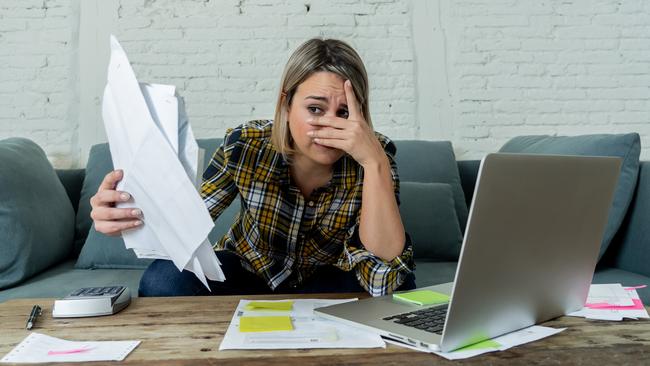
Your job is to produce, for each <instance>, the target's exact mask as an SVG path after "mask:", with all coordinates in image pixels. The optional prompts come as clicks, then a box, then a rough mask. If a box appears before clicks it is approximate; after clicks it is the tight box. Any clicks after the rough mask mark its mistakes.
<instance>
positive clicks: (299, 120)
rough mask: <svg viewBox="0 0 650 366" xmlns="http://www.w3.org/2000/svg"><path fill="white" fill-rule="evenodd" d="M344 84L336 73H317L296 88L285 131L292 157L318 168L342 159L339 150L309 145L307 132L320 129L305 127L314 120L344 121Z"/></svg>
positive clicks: (310, 143)
mask: <svg viewBox="0 0 650 366" xmlns="http://www.w3.org/2000/svg"><path fill="white" fill-rule="evenodd" d="M344 82H345V80H344V79H343V78H341V77H340V76H339V75H337V74H334V73H331V72H327V71H319V72H315V73H313V74H312V75H311V76H310V77H308V78H307V79H305V81H303V82H302V84H300V85H298V88H297V89H296V92H295V94H294V96H293V99H292V101H291V106H289V130H290V131H291V137H292V138H293V142H294V146H293V148H294V149H295V150H296V157H298V156H302V157H304V158H307V159H309V160H311V161H313V162H314V163H316V164H320V165H332V164H334V163H335V162H336V161H337V160H339V159H340V158H341V157H342V156H343V154H344V152H343V151H341V150H339V149H334V148H330V147H326V146H323V145H319V144H317V143H315V142H313V141H312V139H311V138H310V137H309V136H307V132H309V131H311V130H315V129H319V128H320V127H318V126H312V125H311V124H309V121H310V120H313V119H315V118H318V117H321V116H328V117H340V118H348V106H347V102H346V99H345V91H344V90H343V83H344Z"/></svg>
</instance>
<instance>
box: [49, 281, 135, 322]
mask: <svg viewBox="0 0 650 366" xmlns="http://www.w3.org/2000/svg"><path fill="white" fill-rule="evenodd" d="M130 303H131V292H130V291H129V289H128V287H125V286H105V287H83V288H80V289H77V290H74V291H72V292H71V293H70V294H69V295H68V296H66V297H64V298H63V299H58V300H55V301H54V308H53V309H52V317H54V318H80V317H87V316H102V315H112V314H115V313H117V312H119V311H121V310H122V309H124V308H126V307H127V306H128V305H129V304H130Z"/></svg>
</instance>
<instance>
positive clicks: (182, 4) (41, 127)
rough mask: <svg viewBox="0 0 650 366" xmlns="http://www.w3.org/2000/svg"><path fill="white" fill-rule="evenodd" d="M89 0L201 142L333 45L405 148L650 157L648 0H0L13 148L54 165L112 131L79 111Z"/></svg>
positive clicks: (266, 99)
mask: <svg viewBox="0 0 650 366" xmlns="http://www.w3.org/2000/svg"><path fill="white" fill-rule="evenodd" d="M80 1H96V2H101V1H105V2H113V3H114V6H113V7H111V6H105V5H102V6H104V7H105V8H109V9H113V10H111V11H110V12H109V14H100V15H99V16H101V17H105V19H107V21H106V22H105V23H106V24H109V26H108V27H109V28H110V29H108V30H107V32H108V31H110V32H113V33H115V34H116V35H117V36H118V38H119V39H120V41H121V42H122V45H123V46H124V47H125V49H126V51H127V53H128V55H129V57H130V59H131V61H132V63H133V66H134V69H135V71H136V74H137V75H138V77H139V78H140V79H141V80H143V81H151V82H160V83H172V84H175V85H177V86H178V87H179V91H180V92H181V94H182V95H184V96H185V98H186V103H187V108H188V114H189V117H190V120H191V122H192V124H193V127H194V130H195V133H196V135H197V136H198V137H215V136H222V135H223V133H224V131H225V129H226V128H227V127H231V126H234V125H237V124H239V123H241V122H243V121H245V120H248V119H252V118H271V117H272V114H273V107H274V101H275V96H276V93H277V87H278V84H279V78H280V75H281V71H282V68H283V66H284V63H285V62H286V60H287V58H288V56H289V54H290V53H291V51H292V50H293V49H294V48H295V47H296V46H297V45H298V44H299V43H301V42H302V41H304V40H306V39H307V38H310V37H313V36H324V37H331V38H340V39H343V40H346V41H348V42H349V43H351V44H352V45H353V46H354V47H355V48H356V49H357V50H358V51H359V53H360V54H361V56H362V57H363V59H364V61H365V63H366V66H367V68H368V71H369V75H370V83H371V87H372V91H371V113H372V116H373V121H374V122H375V126H376V128H377V129H378V130H379V131H381V132H384V133H386V134H388V135H389V136H391V137H393V138H396V139H404V138H411V139H413V138H415V139H451V140H452V141H453V143H454V146H455V148H456V152H457V155H458V157H459V158H462V159H469V158H478V157H480V156H481V155H482V154H484V153H486V152H489V151H495V150H497V149H498V148H499V147H500V146H501V145H502V144H503V143H504V142H505V141H506V140H508V139H509V138H511V137H513V136H516V135H520V134H569V135H574V134H586V133H601V132H602V133H608V132H616V133H618V132H628V131H636V132H639V133H640V134H641V136H642V146H645V148H644V149H643V152H642V158H643V159H646V160H647V159H650V140H648V137H649V136H650V112H649V111H650V41H648V39H650V2H647V1H643V0H616V1H614V0H599V1H586V0H584V1H583V0H551V1H544V2H534V1H524V0H467V1H466V0H456V1H452V0H440V1H429V0H412V1H408V0H365V1H355V0H330V1H325V0H303V1H293V0H286V1H273V0H237V1H235V0H202V1H198V0H196V1H190V0H184V1H178V0H176V1H173V0H141V1H133V0H68V1H65V0H59V1H54V0H39V1H29V0H28V1H22V0H0V65H1V66H2V67H1V68H0V138H3V137H7V136H27V137H31V138H33V139H34V140H36V141H37V142H38V143H39V144H41V146H43V147H44V149H45V150H46V151H47V153H48V155H49V156H50V158H51V160H52V161H53V163H54V164H55V165H57V166H61V167H64V166H70V165H82V164H83V160H84V159H83V155H84V154H86V153H87V151H83V150H84V149H85V147H84V142H86V141H88V140H93V139H94V138H95V137H94V136H95V134H92V133H90V132H88V131H89V129H88V128H89V127H88V126H89V125H90V126H91V127H92V128H91V130H90V131H91V132H92V129H93V128H94V129H96V130H98V131H99V130H101V129H102V128H103V127H102V125H101V121H99V120H96V121H94V120H92V118H91V120H88V118H87V114H84V115H83V116H82V117H80V116H79V110H80V108H81V109H82V110H84V111H85V110H88V108H90V109H98V108H99V106H100V104H99V103H97V100H98V99H97V98H94V99H93V98H85V96H86V94H87V93H91V94H92V93H98V90H99V89H100V88H97V87H95V88H91V89H92V90H90V89H88V90H87V88H86V86H85V85H86V84H85V82H82V83H81V86H80V83H78V82H77V80H78V72H77V71H78V70H79V68H80V64H81V66H83V67H84V70H88V68H87V67H86V66H88V65H87V63H84V62H87V61H88V60H86V59H84V57H85V56H83V55H87V54H93V52H92V50H90V51H91V52H88V50H87V49H84V51H83V52H80V54H81V55H82V56H81V57H82V59H81V60H79V58H78V55H77V49H76V48H77V47H78V45H79V38H78V37H79V34H78V33H79V23H80V20H79V18H80V13H83V12H80V10H79V7H80V3H79V2H80ZM83 4H84V5H86V4H87V3H83ZM82 6H83V5H82ZM423 6H425V7H428V9H429V12H427V13H426V14H425V16H426V17H429V18H430V19H429V18H425V19H424V21H423V20H422V19H423V18H422V14H421V13H419V12H420V10H421V7H423ZM102 9H104V8H102ZM418 16H419V17H420V18H418V19H419V21H415V22H414V19H415V18H416V17H418ZM82 23H83V20H82ZM91 25H92V24H91ZM98 28H99V26H98ZM82 29H86V28H83V27H82ZM430 34H431V35H433V36H435V39H434V38H433V37H430V36H429V35H430ZM418 37H419V38H418ZM429 39H430V41H429ZM91 43H92V42H91ZM107 45H108V41H106V43H105V44H99V43H98V44H97V45H96V46H94V47H97V50H100V51H103V52H104V51H105V47H107ZM415 45H417V47H416V46H415ZM83 47H87V46H83ZM95 54H98V53H95ZM93 62H95V64H96V63H97V61H93ZM95 64H93V65H95ZM93 65H91V66H93ZM104 67H105V66H104V65H95V67H94V69H93V67H90V69H91V70H95V72H96V75H91V76H93V77H94V78H95V79H97V80H99V81H100V82H101V80H102V79H101V75H102V73H105V69H104ZM426 68H435V70H428V71H431V72H429V73H424V74H423V70H424V71H427V70H426ZM418 75H428V76H430V78H428V79H425V78H420V79H419V80H418V77H419V76H418ZM84 76H86V75H84ZM91 79H92V77H91ZM79 94H81V95H82V97H81V99H80V98H79ZM93 95H94V94H93ZM48 98H49V99H48ZM48 100H49V101H48ZM80 100H81V101H80ZM84 103H85V104H84ZM80 104H81V107H80ZM83 108H86V109H83ZM97 116H99V114H97ZM79 119H84V121H82V122H81V123H82V124H80V123H79V122H78V120H79ZM432 126H435V127H432ZM80 127H81V128H80ZM77 131H81V132H77ZM646 141H648V143H647V144H646ZM80 150H81V151H80Z"/></svg>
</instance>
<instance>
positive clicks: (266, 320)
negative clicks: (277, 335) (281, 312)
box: [239, 316, 293, 332]
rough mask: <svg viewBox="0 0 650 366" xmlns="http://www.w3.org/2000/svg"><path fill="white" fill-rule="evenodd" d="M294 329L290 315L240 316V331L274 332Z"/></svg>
mask: <svg viewBox="0 0 650 366" xmlns="http://www.w3.org/2000/svg"><path fill="white" fill-rule="evenodd" d="M278 330H293V324H291V318H290V317H288V316H242V317H240V318H239V331H240V332H273V331H278Z"/></svg>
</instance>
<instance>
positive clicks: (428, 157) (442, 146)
mask: <svg viewBox="0 0 650 366" xmlns="http://www.w3.org/2000/svg"><path fill="white" fill-rule="evenodd" d="M395 146H396V147H397V155H396V156H395V161H396V162H397V168H398V173H399V177H400V181H401V182H423V183H427V182H432V183H447V184H449V186H450V187H451V191H452V194H453V197H454V206H455V208H456V215H457V217H458V224H459V227H460V229H461V232H464V231H465V224H466V223H467V204H466V203H465V194H464V193H463V188H462V186H461V183H460V175H459V174H458V165H457V164H456V157H455V155H454V150H453V148H452V145H451V142H449V141H408V140H401V141H395Z"/></svg>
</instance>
